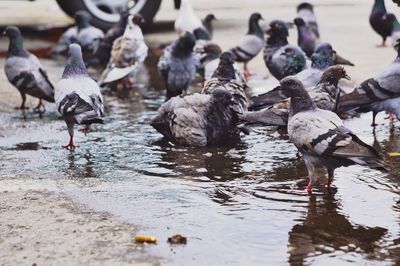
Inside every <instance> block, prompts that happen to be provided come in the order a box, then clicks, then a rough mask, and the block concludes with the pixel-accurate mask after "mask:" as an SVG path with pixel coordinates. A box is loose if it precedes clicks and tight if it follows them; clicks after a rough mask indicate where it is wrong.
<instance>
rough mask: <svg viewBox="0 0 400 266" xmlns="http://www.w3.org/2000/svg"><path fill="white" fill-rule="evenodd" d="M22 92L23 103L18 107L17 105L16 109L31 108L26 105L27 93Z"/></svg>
mask: <svg viewBox="0 0 400 266" xmlns="http://www.w3.org/2000/svg"><path fill="white" fill-rule="evenodd" d="M20 93H21V98H22V103H21V105H20V106H17V107H15V108H14V109H16V110H25V109H29V107H26V106H25V102H26V95H25V93H22V92H20Z"/></svg>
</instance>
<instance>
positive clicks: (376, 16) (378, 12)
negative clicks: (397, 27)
mask: <svg viewBox="0 0 400 266" xmlns="http://www.w3.org/2000/svg"><path fill="white" fill-rule="evenodd" d="M386 14H387V12H386V7H385V0H375V3H374V6H373V7H372V11H371V15H370V16H369V23H370V24H371V27H372V29H373V30H374V31H375V32H376V33H378V34H379V35H380V36H381V37H382V44H381V45H379V46H378V47H384V46H385V42H386V38H387V37H389V36H390V35H391V33H392V25H391V23H390V21H389V20H387V19H385V15H386Z"/></svg>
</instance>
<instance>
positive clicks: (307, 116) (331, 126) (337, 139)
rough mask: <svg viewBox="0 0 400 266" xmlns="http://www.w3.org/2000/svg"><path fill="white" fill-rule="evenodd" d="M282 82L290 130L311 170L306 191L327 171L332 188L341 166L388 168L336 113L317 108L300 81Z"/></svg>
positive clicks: (376, 153) (308, 168)
mask: <svg viewBox="0 0 400 266" xmlns="http://www.w3.org/2000/svg"><path fill="white" fill-rule="evenodd" d="M280 84H281V88H282V91H283V93H285V94H286V95H287V96H289V97H290V111H289V121H288V126H287V130H288V135H289V139H290V141H291V142H292V143H293V144H294V145H295V146H296V148H297V149H298V150H299V152H300V153H302V155H303V158H304V161H305V164H306V167H307V170H308V174H309V178H310V182H309V184H308V186H307V191H309V192H311V190H312V187H313V185H314V184H315V182H316V181H317V177H318V176H320V175H321V174H326V173H328V182H327V187H328V188H329V187H330V185H331V183H332V180H333V178H334V171H335V169H336V168H338V167H341V166H349V165H353V164H359V165H364V166H368V167H371V168H376V169H380V170H383V171H387V170H386V168H385V165H384V162H383V161H382V160H381V157H380V156H379V154H378V152H377V151H376V150H375V149H374V148H372V147H371V146H369V145H368V144H366V143H364V142H363V141H362V140H360V139H359V138H358V137H357V136H356V135H355V134H354V133H352V132H351V131H350V130H349V129H347V128H346V127H345V126H344V124H343V122H342V120H341V119H340V118H339V117H338V116H337V114H335V113H333V112H331V111H327V110H322V109H320V108H318V107H317V106H316V105H315V103H314V102H313V101H312V100H311V98H310V95H309V94H308V93H307V91H306V90H305V88H304V86H303V84H302V83H301V81H300V80H298V79H296V78H295V77H286V78H284V79H283V80H281V82H280Z"/></svg>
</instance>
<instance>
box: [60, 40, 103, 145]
mask: <svg viewBox="0 0 400 266" xmlns="http://www.w3.org/2000/svg"><path fill="white" fill-rule="evenodd" d="M55 100H56V106H57V109H58V111H59V112H60V114H61V115H62V116H63V118H64V120H65V122H66V123H67V127H68V133H69V135H70V141H69V143H68V145H66V146H63V147H64V148H66V149H69V150H74V149H75V147H76V146H75V144H74V124H78V125H85V128H84V129H83V130H82V131H83V132H85V134H86V133H87V132H88V131H89V126H90V125H91V124H93V123H103V122H104V120H103V118H102V116H103V115H104V105H103V97H102V95H101V93H100V88H99V86H98V85H97V83H96V82H95V81H94V80H93V79H91V78H90V77H89V75H88V73H87V72H86V67H85V64H84V63H83V60H82V51H81V47H80V46H79V45H78V44H71V45H70V46H69V51H68V59H67V65H66V66H65V69H64V73H63V75H62V78H61V80H60V81H59V82H58V83H57V85H56V87H55Z"/></svg>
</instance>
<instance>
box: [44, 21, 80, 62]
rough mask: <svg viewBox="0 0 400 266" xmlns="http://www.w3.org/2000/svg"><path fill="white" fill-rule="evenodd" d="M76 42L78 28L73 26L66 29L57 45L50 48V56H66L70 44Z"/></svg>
mask: <svg viewBox="0 0 400 266" xmlns="http://www.w3.org/2000/svg"><path fill="white" fill-rule="evenodd" d="M76 42H78V26H77V25H74V26H72V27H70V28H68V29H67V30H66V31H65V32H64V33H63V34H62V35H61V37H60V38H59V39H58V42H57V44H56V45H55V46H54V47H52V49H51V51H50V55H52V56H57V55H66V54H67V51H68V46H69V45H70V44H71V43H76Z"/></svg>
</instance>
